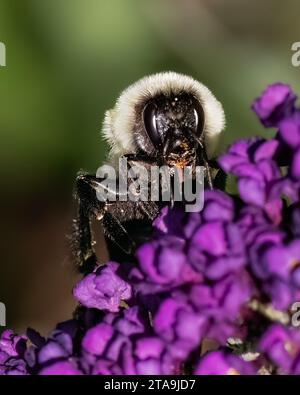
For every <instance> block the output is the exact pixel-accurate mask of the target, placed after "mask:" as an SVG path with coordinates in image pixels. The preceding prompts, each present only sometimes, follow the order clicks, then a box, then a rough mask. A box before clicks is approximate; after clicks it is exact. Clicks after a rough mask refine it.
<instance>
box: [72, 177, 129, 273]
mask: <svg viewBox="0 0 300 395" xmlns="http://www.w3.org/2000/svg"><path fill="white" fill-rule="evenodd" d="M102 192H103V194H104V192H105V193H107V192H108V188H106V187H105V186H104V185H102V184H101V183H100V180H99V179H97V177H96V176H93V175H88V174H82V175H79V176H78V177H77V180H76V193H75V195H76V196H77V199H78V202H79V207H78V216H77V219H76V221H75V232H74V233H75V241H74V242H73V246H75V253H74V255H75V257H76V258H77V259H76V260H77V262H78V264H79V266H81V267H82V266H84V267H86V266H87V265H88V266H89V267H90V266H91V265H92V264H94V265H95V264H96V262H97V257H96V254H95V251H94V249H93V243H94V241H93V235H92V231H91V220H92V218H95V219H97V220H99V221H101V222H102V225H103V228H104V233H105V234H106V235H107V236H108V237H109V238H110V239H111V240H112V241H113V242H114V243H115V244H116V245H117V246H118V247H119V248H121V249H122V250H123V251H124V252H125V253H127V254H128V253H130V252H131V251H132V250H133V249H134V247H135V244H134V241H133V240H132V239H131V237H130V236H129V234H128V232H127V231H126V229H125V228H124V226H123V225H122V223H121V221H120V219H119V218H118V217H117V214H116V213H117V212H118V211H120V210H118V208H120V207H121V208H122V205H124V202H123V201H118V200H117V199H118V197H120V196H121V194H120V193H119V192H118V191H116V190H109V192H110V193H113V194H114V197H115V199H116V201H112V202H107V201H105V199H104V198H103V200H99V198H100V196H101V193H102ZM103 196H104V195H103ZM113 231H114V232H113ZM114 234H115V236H114ZM121 242H123V243H121ZM125 245H126V246H125Z"/></svg>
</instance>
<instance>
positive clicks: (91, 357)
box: [82, 308, 176, 375]
mask: <svg viewBox="0 0 300 395" xmlns="http://www.w3.org/2000/svg"><path fill="white" fill-rule="evenodd" d="M82 356H83V357H82V358H83V360H84V361H83V362H82V363H83V365H84V366H85V369H86V370H87V371H88V372H90V373H91V374H126V375H127V374H131V375H133V374H172V373H175V369H176V363H175V361H174V359H173V358H172V357H171V355H170V354H169V353H168V351H167V349H166V347H165V343H164V342H163V341H162V340H161V339H160V338H158V337H157V336H155V334H154V333H153V331H152V329H151V326H150V324H149V323H148V322H147V320H145V317H143V315H140V312H139V310H138V309H137V308H130V309H128V310H126V311H125V312H124V314H123V317H122V316H119V317H118V316H114V315H107V316H106V317H105V318H104V320H103V322H101V323H99V324H98V325H96V326H95V327H92V328H90V329H89V330H88V331H87V332H86V334H85V336H84V338H83V340H82Z"/></svg>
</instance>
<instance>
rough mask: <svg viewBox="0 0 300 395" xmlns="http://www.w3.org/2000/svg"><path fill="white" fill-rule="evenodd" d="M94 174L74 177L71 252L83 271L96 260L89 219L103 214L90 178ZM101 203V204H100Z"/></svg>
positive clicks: (92, 177) (88, 268) (92, 265)
mask: <svg viewBox="0 0 300 395" xmlns="http://www.w3.org/2000/svg"><path fill="white" fill-rule="evenodd" d="M94 178H95V177H94V176H90V175H87V174H86V175H83V174H82V175H79V176H78V177H77V179H76V185H75V197H76V198H77V201H78V209H77V217H76V219H75V220H74V222H73V234H72V252H73V256H74V257H75V261H76V263H77V265H78V266H79V267H80V270H81V271H83V272H87V271H91V270H92V269H93V268H94V267H95V265H96V262H97V257H96V254H95V251H94V249H93V244H94V240H93V234H92V230H91V220H92V217H93V216H95V214H96V215H97V216H98V217H100V216H101V215H102V216H103V214H104V203H102V202H99V201H98V200H97V198H96V195H95V190H94V188H93V186H92V185H93V184H92V180H93V179H94ZM101 203H102V204H101Z"/></svg>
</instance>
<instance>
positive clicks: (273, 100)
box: [252, 82, 297, 127]
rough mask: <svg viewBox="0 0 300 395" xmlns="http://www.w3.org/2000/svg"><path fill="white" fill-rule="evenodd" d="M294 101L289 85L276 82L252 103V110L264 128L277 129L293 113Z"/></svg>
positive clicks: (295, 97)
mask: <svg viewBox="0 0 300 395" xmlns="http://www.w3.org/2000/svg"><path fill="white" fill-rule="evenodd" d="M296 99H297V96H296V95H295V93H294V92H293V91H292V89H291V87H290V86H289V85H287V84H283V83H281V82H278V83H276V84H272V85H269V86H268V87H267V88H266V89H265V90H264V91H263V93H262V94H261V96H260V97H259V98H257V99H256V100H255V101H254V103H253V105H252V108H253V110H254V112H255V113H256V114H257V116H258V117H259V119H260V120H261V122H262V124H263V125H264V126H266V127H277V126H278V125H279V123H280V121H282V120H283V119H285V118H287V117H289V116H290V114H291V113H292V112H293V111H294V109H295V101H296Z"/></svg>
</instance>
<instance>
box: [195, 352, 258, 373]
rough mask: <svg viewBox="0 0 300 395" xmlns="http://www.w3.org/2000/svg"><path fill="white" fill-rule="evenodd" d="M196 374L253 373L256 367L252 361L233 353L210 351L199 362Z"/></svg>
mask: <svg viewBox="0 0 300 395" xmlns="http://www.w3.org/2000/svg"><path fill="white" fill-rule="evenodd" d="M195 374H197V375H242V374H247V375H253V374H255V369H254V367H253V366H252V364H251V363H250V362H246V361H244V360H243V359H241V358H239V357H237V356H236V355H233V354H226V353H224V352H221V351H214V352H210V353H209V354H207V355H205V356H204V357H203V358H202V359H201V360H200V362H199V364H198V366H197V368H196V370H195Z"/></svg>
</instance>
